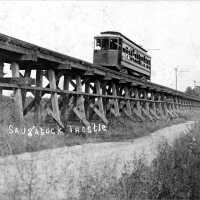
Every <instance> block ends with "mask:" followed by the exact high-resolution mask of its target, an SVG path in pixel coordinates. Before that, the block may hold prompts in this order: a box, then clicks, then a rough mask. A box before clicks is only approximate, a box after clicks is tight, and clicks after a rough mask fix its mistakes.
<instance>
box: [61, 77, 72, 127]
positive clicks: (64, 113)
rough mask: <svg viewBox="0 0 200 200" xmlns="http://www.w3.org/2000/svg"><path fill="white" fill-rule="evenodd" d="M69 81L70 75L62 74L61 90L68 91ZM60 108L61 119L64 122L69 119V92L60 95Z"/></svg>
mask: <svg viewBox="0 0 200 200" xmlns="http://www.w3.org/2000/svg"><path fill="white" fill-rule="evenodd" d="M70 81H71V77H70V76H69V75H68V74H64V81H63V90H64V91H69V84H70ZM62 103H63V105H62V110H61V115H62V118H63V121H64V122H65V123H66V122H67V121H68V119H69V115H70V111H71V108H70V107H69V105H68V104H69V94H64V95H63V97H62Z"/></svg>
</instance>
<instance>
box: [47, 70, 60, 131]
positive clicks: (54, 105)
mask: <svg viewBox="0 0 200 200" xmlns="http://www.w3.org/2000/svg"><path fill="white" fill-rule="evenodd" d="M48 78H49V84H50V88H51V89H57V85H56V75H55V71H54V70H53V69H48ZM51 104H52V109H53V114H54V116H55V117H56V121H57V122H58V123H59V124H60V125H61V126H62V127H63V124H62V122H61V120H60V111H59V105H58V95H57V93H55V92H53V93H52V94H51Z"/></svg>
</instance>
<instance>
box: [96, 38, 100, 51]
mask: <svg viewBox="0 0 200 200" xmlns="http://www.w3.org/2000/svg"><path fill="white" fill-rule="evenodd" d="M95 50H101V39H96V40H95Z"/></svg>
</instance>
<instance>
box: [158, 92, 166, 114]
mask: <svg viewBox="0 0 200 200" xmlns="http://www.w3.org/2000/svg"><path fill="white" fill-rule="evenodd" d="M162 100H163V99H162V97H161V95H160V94H158V101H162ZM162 104H163V103H162V102H159V103H158V111H159V114H160V116H161V117H162V118H165V116H164V112H163V106H162Z"/></svg>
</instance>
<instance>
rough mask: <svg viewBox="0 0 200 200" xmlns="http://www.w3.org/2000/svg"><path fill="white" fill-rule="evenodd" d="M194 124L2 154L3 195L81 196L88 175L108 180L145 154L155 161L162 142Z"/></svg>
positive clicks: (33, 199)
mask: <svg viewBox="0 0 200 200" xmlns="http://www.w3.org/2000/svg"><path fill="white" fill-rule="evenodd" d="M193 125H194V123H193V122H187V123H184V124H178V125H173V126H171V127H167V128H164V129H161V130H158V131H156V132H154V133H153V134H151V135H150V136H145V137H142V138H138V139H135V140H129V141H127V142H107V143H99V144H94V143H91V144H84V145H77V146H73V147H64V148H58V149H53V150H44V151H41V152H36V153H24V154H21V155H18V156H8V157H6V158H1V159H0V172H1V173H0V199H4V200H7V199H14V197H15V198H16V199H20V200H23V199H26V200H27V199H31V200H36V199H41V200H42V199H49V200H51V199H52V200H55V199H56V200H61V199H62V200H63V199H69V198H70V197H78V194H79V186H80V185H79V184H80V182H82V181H83V182H84V180H86V179H87V177H88V175H89V176H90V177H93V178H95V179H96V180H99V181H102V180H103V181H104V182H105V183H108V182H109V181H110V180H113V177H114V178H118V177H120V175H121V172H122V171H123V169H124V164H125V163H127V162H131V161H133V160H135V159H136V157H137V158H138V157H140V156H141V155H143V156H145V157H146V158H147V162H148V163H149V162H151V161H152V159H153V158H155V156H156V149H157V146H158V144H159V143H160V142H162V141H163V140H167V141H168V142H169V143H170V144H171V143H173V141H174V140H175V139H176V138H178V137H179V136H180V135H183V134H185V133H186V132H188V131H189V130H190V129H191V128H192V126H193ZM105 174H106V176H105Z"/></svg>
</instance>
